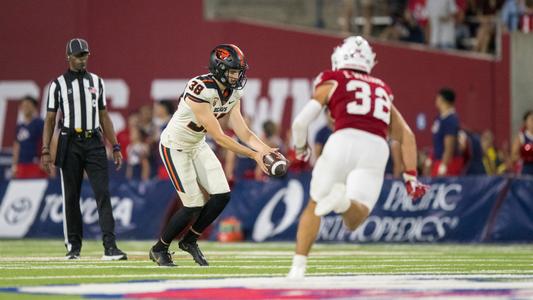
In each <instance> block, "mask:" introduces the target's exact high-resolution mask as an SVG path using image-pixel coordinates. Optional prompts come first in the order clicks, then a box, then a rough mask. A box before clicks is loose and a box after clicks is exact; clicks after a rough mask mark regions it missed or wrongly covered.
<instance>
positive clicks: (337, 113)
mask: <svg viewBox="0 0 533 300" xmlns="http://www.w3.org/2000/svg"><path fill="white" fill-rule="evenodd" d="M326 82H333V83H334V84H335V85H336V88H335V90H334V92H333V94H332V95H331V97H330V99H329V102H328V109H329V110H330V112H331V116H332V117H333V119H334V120H335V131H337V130H339V129H343V128H355V129H359V130H363V131H367V132H370V133H373V134H375V135H379V136H381V137H383V138H385V139H386V138H387V134H388V128H389V123H390V113H391V106H392V100H393V95H392V92H391V89H390V88H389V86H388V85H387V84H385V83H384V82H383V81H382V80H381V79H379V78H376V77H372V76H370V75H367V74H363V73H359V72H356V71H351V70H338V71H325V72H322V73H320V74H319V75H318V77H317V78H316V80H315V88H316V87H317V86H319V85H321V84H323V83H326Z"/></svg>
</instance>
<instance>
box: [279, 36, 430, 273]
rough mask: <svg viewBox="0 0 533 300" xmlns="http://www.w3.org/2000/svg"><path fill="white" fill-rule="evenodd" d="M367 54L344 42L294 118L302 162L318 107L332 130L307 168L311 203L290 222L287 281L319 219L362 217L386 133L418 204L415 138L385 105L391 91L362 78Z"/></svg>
mask: <svg viewBox="0 0 533 300" xmlns="http://www.w3.org/2000/svg"><path fill="white" fill-rule="evenodd" d="M375 56H376V55H375V53H374V52H373V51H372V48H371V47H370V45H369V44H368V42H367V41H366V40H365V39H364V38H362V37H360V36H356V37H349V38H346V39H345V40H344V42H343V43H342V44H341V45H340V46H339V47H337V48H335V50H334V52H333V55H332V70H330V71H325V72H322V73H320V74H319V75H318V77H317V79H316V81H315V85H314V91H313V98H312V99H311V101H309V102H308V103H307V104H306V106H305V107H304V108H303V110H302V111H301V112H300V113H299V114H298V115H297V116H296V118H295V119H294V122H293V125H292V135H293V138H294V146H295V149H296V153H297V155H298V156H299V157H301V158H306V157H309V151H310V148H309V146H308V145H307V129H308V126H309V124H310V123H311V122H312V121H313V120H314V119H315V118H316V117H317V116H318V114H319V113H320V112H321V110H322V108H323V107H324V106H325V107H326V108H327V109H329V111H330V113H331V116H332V117H333V119H334V120H335V121H334V124H335V128H334V132H333V134H332V135H331V136H330V137H329V139H328V141H327V142H326V144H325V146H324V149H323V151H322V154H321V155H320V157H319V158H318V160H317V162H316V164H315V167H314V169H313V175H312V179H311V191H310V194H311V200H310V201H309V203H308V205H307V207H306V208H305V210H304V212H303V213H302V216H301V217H300V222H299V224H298V233H297V236H296V253H295V255H294V258H293V262H292V267H291V270H290V272H289V275H288V277H290V278H301V277H303V276H304V274H305V269H306V265H307V255H308V254H309V251H310V250H311V246H312V245H313V243H314V241H315V239H316V235H317V233H318V229H319V227H320V216H324V215H327V214H328V213H330V212H335V213H338V214H341V215H342V217H343V221H344V224H345V226H346V227H348V229H350V230H355V229H356V228H357V227H358V226H359V225H360V224H362V223H363V222H364V221H365V219H366V218H367V217H368V215H369V213H370V211H371V210H372V208H373V207H374V205H375V203H376V201H377V200H378V197H379V193H380V191H381V186H382V184H383V177H384V171H385V165H386V163H387V159H388V157H389V147H388V144H387V141H386V138H387V136H388V135H390V137H391V138H392V139H395V140H397V141H399V142H400V144H401V150H402V159H403V163H404V165H405V169H406V170H407V171H405V172H404V174H403V178H404V181H405V185H406V189H407V193H408V195H409V196H411V197H412V198H420V197H422V196H423V195H424V194H425V192H426V191H427V189H428V187H427V186H426V185H423V184H421V183H420V182H419V181H418V180H417V173H416V155H417V153H416V141H415V136H414V134H413V132H412V131H411V129H410V128H409V126H408V125H407V123H406V122H405V121H404V119H403V118H402V116H401V114H400V113H399V112H398V110H397V109H396V108H395V107H394V105H393V104H392V100H393V95H392V91H391V89H390V88H389V86H388V85H387V84H385V83H384V82H383V81H382V80H381V79H379V78H376V77H372V76H370V72H371V71H372V67H373V66H374V64H375Z"/></svg>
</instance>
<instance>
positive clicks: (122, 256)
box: [102, 247, 128, 260]
mask: <svg viewBox="0 0 533 300" xmlns="http://www.w3.org/2000/svg"><path fill="white" fill-rule="evenodd" d="M102 260H128V256H127V255H126V253H124V252H122V250H120V249H119V248H117V247H109V248H105V250H104V256H102Z"/></svg>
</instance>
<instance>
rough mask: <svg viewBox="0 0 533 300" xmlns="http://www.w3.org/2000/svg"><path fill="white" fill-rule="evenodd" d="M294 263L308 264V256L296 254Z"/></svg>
mask: <svg viewBox="0 0 533 300" xmlns="http://www.w3.org/2000/svg"><path fill="white" fill-rule="evenodd" d="M292 265H293V266H297V267H305V266H307V256H305V255H301V254H294V257H293V258H292Z"/></svg>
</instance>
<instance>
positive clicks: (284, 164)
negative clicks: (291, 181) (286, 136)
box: [263, 152, 289, 177]
mask: <svg viewBox="0 0 533 300" xmlns="http://www.w3.org/2000/svg"><path fill="white" fill-rule="evenodd" d="M263 162H264V163H265V165H266V166H267V169H268V173H269V174H268V175H270V176H274V177H281V176H285V174H287V170H288V168H289V163H288V160H287V159H286V158H285V156H283V155H282V154H281V153H279V152H276V153H269V154H267V155H265V156H263Z"/></svg>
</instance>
